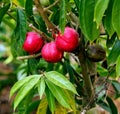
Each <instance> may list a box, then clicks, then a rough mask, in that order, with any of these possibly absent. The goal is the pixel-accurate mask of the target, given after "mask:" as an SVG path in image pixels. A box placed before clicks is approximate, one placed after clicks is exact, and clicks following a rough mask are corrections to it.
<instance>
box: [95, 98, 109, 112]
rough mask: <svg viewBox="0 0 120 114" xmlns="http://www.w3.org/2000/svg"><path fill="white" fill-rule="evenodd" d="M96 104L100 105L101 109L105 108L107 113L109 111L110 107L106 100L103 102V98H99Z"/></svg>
mask: <svg viewBox="0 0 120 114" xmlns="http://www.w3.org/2000/svg"><path fill="white" fill-rule="evenodd" d="M97 104H98V105H99V106H100V107H102V108H103V109H105V110H107V111H108V112H109V113H111V109H110V107H109V105H108V104H107V103H106V102H104V101H103V100H99V101H98V102H97Z"/></svg>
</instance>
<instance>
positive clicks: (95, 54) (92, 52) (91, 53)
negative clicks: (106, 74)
mask: <svg viewBox="0 0 120 114" xmlns="http://www.w3.org/2000/svg"><path fill="white" fill-rule="evenodd" d="M86 52H87V53H86V55H87V57H88V58H89V60H91V61H93V62H99V61H102V60H103V59H105V57H106V52H105V49H104V48H103V47H102V46H101V45H99V44H93V45H89V46H88V47H87V51H86Z"/></svg>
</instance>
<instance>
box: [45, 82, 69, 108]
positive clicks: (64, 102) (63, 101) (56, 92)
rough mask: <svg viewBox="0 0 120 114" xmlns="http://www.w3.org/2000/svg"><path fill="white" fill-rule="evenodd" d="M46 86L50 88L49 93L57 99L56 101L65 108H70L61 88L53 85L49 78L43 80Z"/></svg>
mask: <svg viewBox="0 0 120 114" xmlns="http://www.w3.org/2000/svg"><path fill="white" fill-rule="evenodd" d="M45 81H46V84H47V86H48V88H49V89H50V91H51V93H52V94H53V95H54V97H55V98H56V99H57V101H58V102H59V103H60V104H61V105H62V106H64V107H65V108H68V109H70V105H69V104H68V98H67V97H66V95H65V94H64V91H63V89H62V88H60V87H58V86H56V85H54V84H53V83H52V82H50V81H49V80H45Z"/></svg>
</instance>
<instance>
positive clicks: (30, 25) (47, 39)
mask: <svg viewBox="0 0 120 114" xmlns="http://www.w3.org/2000/svg"><path fill="white" fill-rule="evenodd" d="M29 27H31V28H32V29H33V30H35V31H36V32H37V33H39V34H40V35H41V37H42V38H43V39H44V40H46V41H51V40H52V38H50V37H48V36H47V35H46V34H45V33H44V32H42V31H40V30H38V29H37V28H36V27H35V26H33V25H32V24H29Z"/></svg>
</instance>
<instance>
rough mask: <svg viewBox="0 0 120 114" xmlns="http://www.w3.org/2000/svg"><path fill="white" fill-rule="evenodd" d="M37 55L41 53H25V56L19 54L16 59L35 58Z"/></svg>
mask: <svg viewBox="0 0 120 114" xmlns="http://www.w3.org/2000/svg"><path fill="white" fill-rule="evenodd" d="M39 56H41V53H38V54H34V55H27V56H19V57H17V58H16V59H17V60H25V59H31V58H36V57H39Z"/></svg>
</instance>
